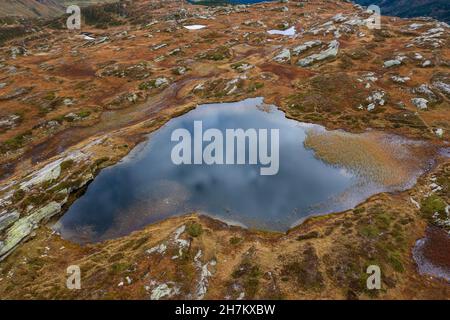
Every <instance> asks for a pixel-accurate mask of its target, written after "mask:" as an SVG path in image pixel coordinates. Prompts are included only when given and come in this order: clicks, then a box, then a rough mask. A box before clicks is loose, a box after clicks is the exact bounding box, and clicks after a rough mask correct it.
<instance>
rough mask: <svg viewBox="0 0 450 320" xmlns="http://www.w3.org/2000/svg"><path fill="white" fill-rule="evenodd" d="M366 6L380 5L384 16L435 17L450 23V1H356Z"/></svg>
mask: <svg viewBox="0 0 450 320" xmlns="http://www.w3.org/2000/svg"><path fill="white" fill-rule="evenodd" d="M355 2H356V3H359V4H361V5H364V6H369V5H371V4H375V5H378V6H379V7H380V8H381V13H382V14H383V15H389V16H399V17H402V18H412V17H418V16H427V17H433V18H436V19H438V20H441V21H445V22H447V23H450V1H448V0H355Z"/></svg>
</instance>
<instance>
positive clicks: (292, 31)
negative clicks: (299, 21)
mask: <svg viewBox="0 0 450 320" xmlns="http://www.w3.org/2000/svg"><path fill="white" fill-rule="evenodd" d="M267 33H269V34H279V35H282V36H290V37H292V36H295V34H296V33H297V31H296V30H295V27H290V28H289V29H286V30H269V31H267Z"/></svg>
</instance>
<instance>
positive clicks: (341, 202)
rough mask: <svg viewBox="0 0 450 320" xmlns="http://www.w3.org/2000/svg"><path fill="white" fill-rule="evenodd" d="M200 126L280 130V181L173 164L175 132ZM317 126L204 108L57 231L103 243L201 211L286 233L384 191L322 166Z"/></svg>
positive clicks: (140, 153)
mask: <svg viewBox="0 0 450 320" xmlns="http://www.w3.org/2000/svg"><path fill="white" fill-rule="evenodd" d="M197 120H202V121H203V130H206V129H208V128H217V129H219V130H222V131H224V132H225V129H238V128H242V129H244V130H246V129H249V128H255V129H279V171H278V174H276V175H267V176H263V175H260V168H261V166H260V165H259V164H256V165H250V164H243V165H206V164H203V165H194V164H192V165H184V164H182V165H175V164H173V162H172V161H171V151H172V148H173V147H174V146H175V145H176V144H177V142H172V141H171V134H172V132H173V130H175V129H177V128H186V129H188V130H189V131H190V132H192V131H193V124H194V121H197ZM311 126H314V127H316V128H317V127H319V126H316V125H311V124H304V123H300V122H297V121H294V120H289V119H287V118H286V117H285V115H284V113H283V112H281V111H279V110H278V109H276V108H275V107H273V106H267V105H263V100H262V98H254V99H247V100H244V101H240V102H236V103H224V104H209V105H201V106H199V107H197V108H196V109H195V110H193V111H190V112H189V113H187V114H185V115H183V116H180V117H178V118H174V119H172V120H170V121H169V122H168V123H167V124H166V125H164V126H163V127H162V128H160V129H159V130H157V131H156V132H154V133H153V134H151V135H150V136H149V139H148V141H146V142H144V143H142V144H140V145H138V146H137V147H136V148H135V149H134V150H133V151H132V153H130V155H128V156H127V157H126V158H124V159H123V160H122V161H121V162H119V163H118V164H116V165H114V166H111V167H109V168H106V169H104V170H102V171H101V172H100V174H99V175H98V176H97V177H96V178H95V180H94V181H93V182H92V183H91V184H90V185H89V187H88V188H87V191H86V193H85V194H84V195H83V196H82V197H80V198H79V199H78V200H77V201H75V202H74V204H73V205H72V206H71V207H70V208H69V210H68V212H67V213H66V214H65V215H64V216H63V217H62V218H61V219H60V221H59V222H58V223H57V224H56V225H55V228H56V229H57V230H58V231H60V232H61V233H62V236H63V237H64V238H66V239H70V240H73V241H76V242H95V241H100V240H104V239H109V238H114V237H118V236H122V235H126V234H128V233H130V232H131V231H134V230H137V229H139V228H142V227H143V226H145V225H147V224H149V223H153V222H156V221H158V220H162V219H165V218H167V217H170V216H174V215H181V214H185V213H189V212H193V211H196V212H200V213H205V214H208V215H210V216H213V217H217V218H220V219H222V220H225V221H228V222H236V223H238V224H242V225H244V226H247V227H250V228H259V229H266V230H274V231H286V230H288V229H289V228H290V227H292V226H293V225H295V224H296V223H298V222H299V221H301V220H302V219H304V218H306V217H308V216H311V215H316V214H323V213H329V212H336V211H341V210H346V209H349V208H352V207H354V206H355V205H356V204H358V203H360V202H362V201H363V200H365V199H366V198H367V197H369V196H371V195H372V194H374V193H378V192H380V191H384V190H383V188H382V187H380V186H376V185H375V184H374V183H372V182H370V181H367V180H365V179H364V178H363V177H360V176H357V175H356V174H353V173H352V172H349V171H347V170H345V169H344V168H340V167H335V166H331V165H328V164H327V163H324V162H323V161H321V160H319V159H317V158H315V156H314V152H313V151H312V150H309V149H306V148H305V147H304V145H303V141H304V139H305V134H306V131H307V130H308V128H310V127H311Z"/></svg>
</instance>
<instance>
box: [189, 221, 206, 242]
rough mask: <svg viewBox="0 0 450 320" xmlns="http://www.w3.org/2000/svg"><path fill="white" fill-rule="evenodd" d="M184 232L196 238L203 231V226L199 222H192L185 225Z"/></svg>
mask: <svg viewBox="0 0 450 320" xmlns="http://www.w3.org/2000/svg"><path fill="white" fill-rule="evenodd" d="M186 232H187V234H188V235H190V236H191V237H193V238H196V237H198V236H200V235H201V234H202V233H203V228H202V225H201V224H199V223H196V222H194V223H191V224H189V225H188V226H187V228H186Z"/></svg>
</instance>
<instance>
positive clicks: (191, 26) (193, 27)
mask: <svg viewBox="0 0 450 320" xmlns="http://www.w3.org/2000/svg"><path fill="white" fill-rule="evenodd" d="M183 27H185V28H186V29H188V30H199V29H203V28H206V26H204V25H202V24H193V25H190V26H183Z"/></svg>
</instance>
